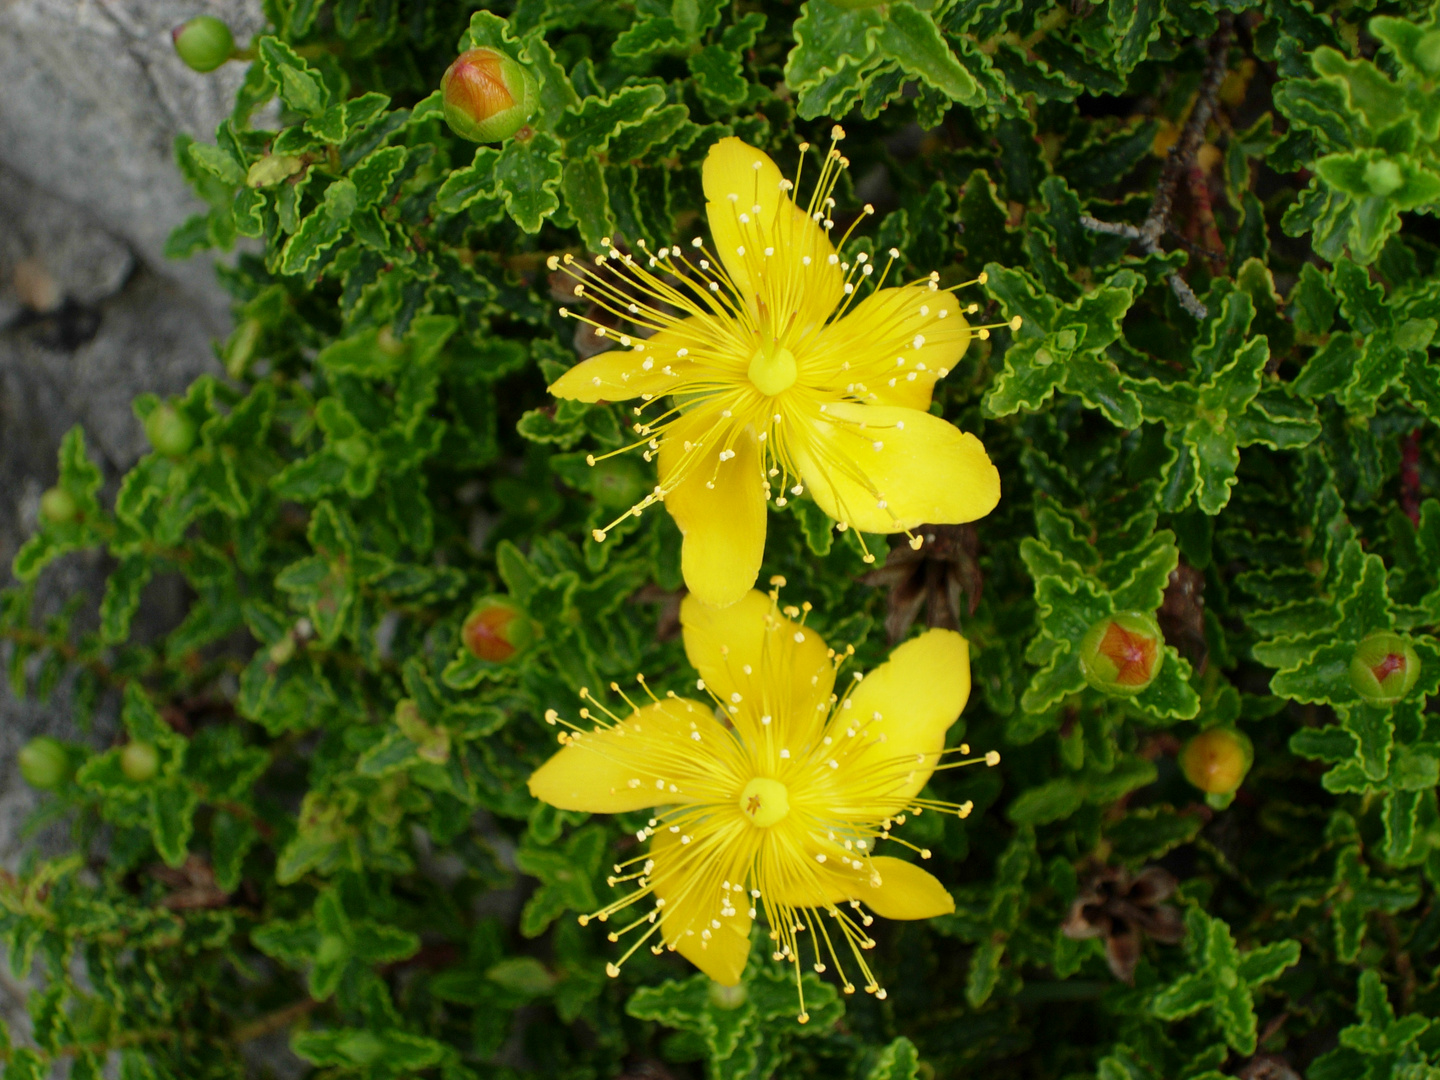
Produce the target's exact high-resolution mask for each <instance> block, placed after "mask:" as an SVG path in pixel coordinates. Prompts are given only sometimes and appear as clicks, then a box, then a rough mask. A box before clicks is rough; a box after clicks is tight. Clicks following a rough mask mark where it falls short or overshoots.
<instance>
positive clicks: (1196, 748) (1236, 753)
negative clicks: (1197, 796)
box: [1180, 727, 1255, 795]
mask: <svg viewBox="0 0 1440 1080" xmlns="http://www.w3.org/2000/svg"><path fill="white" fill-rule="evenodd" d="M1254 761H1255V747H1254V745H1253V744H1252V743H1251V742H1250V738H1249V736H1247V735H1246V734H1245V733H1244V732H1243V731H1237V730H1236V729H1235V728H1232V727H1213V728H1210V729H1209V730H1208V731H1202V732H1201V733H1200V734H1199V735H1196V736H1195V737H1194V738H1193V739H1191V740H1190V741H1189V742H1188V743H1186V744H1185V749H1184V750H1182V751H1180V771H1181V772H1183V773H1184V774H1185V779H1186V780H1189V781H1190V783H1192V784H1194V785H1195V786H1196V787H1197V788H1199V789H1200V790H1201V791H1203V792H1205V793H1206V794H1208V795H1230V794H1233V793H1234V792H1235V791H1236V789H1238V788H1239V787H1240V784H1241V783H1242V782H1243V781H1244V779H1245V774H1246V773H1248V772H1249V771H1250V766H1251V765H1252V764H1253V763H1254Z"/></svg>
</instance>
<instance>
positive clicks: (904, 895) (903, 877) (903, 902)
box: [846, 855, 955, 919]
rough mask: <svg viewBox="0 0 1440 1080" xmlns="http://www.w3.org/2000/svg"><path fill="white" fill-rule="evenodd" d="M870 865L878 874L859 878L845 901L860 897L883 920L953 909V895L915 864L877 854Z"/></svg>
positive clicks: (928, 915) (925, 916)
mask: <svg viewBox="0 0 1440 1080" xmlns="http://www.w3.org/2000/svg"><path fill="white" fill-rule="evenodd" d="M870 867H871V869H873V870H874V871H876V873H878V874H879V877H880V884H879V885H875V884H874V880H875V879H874V878H873V877H869V878H863V879H861V880H858V881H857V882H856V884H855V885H854V886H852V891H851V894H850V895H849V896H847V897H846V899H847V900H859V901H860V903H862V904H864V905H865V906H866V907H867V908H869V909H870V910H871V911H873V912H874V913H875V914H876V915H879V916H880V917H881V918H882V919H933V918H934V917H935V916H936V915H948V914H950V912H952V911H954V910H955V898H954V897H953V896H951V895H950V892H949V890H948V889H946V888H945V886H944V885H941V884H940V882H939V881H938V880H937V879H936V877H935V875H934V874H932V873H930V872H929V871H928V870H922V869H920V867H918V866H916V865H915V864H914V863H908V862H906V861H905V860H903V859H894V858H891V857H890V856H888V855H877V856H876V857H875V858H873V859H871V860H870Z"/></svg>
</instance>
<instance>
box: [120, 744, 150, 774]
mask: <svg viewBox="0 0 1440 1080" xmlns="http://www.w3.org/2000/svg"><path fill="white" fill-rule="evenodd" d="M120 771H121V772H123V773H124V774H125V779H127V780H133V781H134V782H135V783H137V784H143V783H145V781H147V780H153V779H154V778H155V774H156V773H158V772H159V771H160V752H159V751H158V750H156V749H155V747H153V746H151V745H150V744H149V743H148V742H131V743H126V744H125V749H123V750H121V751H120Z"/></svg>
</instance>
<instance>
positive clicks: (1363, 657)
mask: <svg viewBox="0 0 1440 1080" xmlns="http://www.w3.org/2000/svg"><path fill="white" fill-rule="evenodd" d="M1418 678H1420V657H1418V656H1416V655H1415V646H1413V645H1412V644H1410V639H1409V638H1406V637H1402V636H1401V635H1400V634H1396V633H1393V632H1392V631H1389V630H1381V631H1379V632H1378V633H1374V634H1371V635H1370V636H1369V637H1367V638H1365V640H1363V641H1362V642H1360V644H1359V645H1357V646H1356V647H1355V655H1354V657H1353V658H1352V659H1351V660H1350V685H1351V686H1353V687H1354V688H1355V692H1356V693H1357V694H1359V695H1360V696H1361V697H1362V698H1364V699H1365V700H1366V701H1367V702H1369V703H1370V704H1371V705H1394V704H1395V703H1396V702H1397V701H1399V700H1400V699H1401V698H1403V697H1404V696H1405V695H1406V694H1408V693H1409V692H1410V690H1411V688H1413V687H1414V685H1415V680H1416V679H1418Z"/></svg>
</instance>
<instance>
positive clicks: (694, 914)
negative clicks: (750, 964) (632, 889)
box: [650, 829, 751, 986]
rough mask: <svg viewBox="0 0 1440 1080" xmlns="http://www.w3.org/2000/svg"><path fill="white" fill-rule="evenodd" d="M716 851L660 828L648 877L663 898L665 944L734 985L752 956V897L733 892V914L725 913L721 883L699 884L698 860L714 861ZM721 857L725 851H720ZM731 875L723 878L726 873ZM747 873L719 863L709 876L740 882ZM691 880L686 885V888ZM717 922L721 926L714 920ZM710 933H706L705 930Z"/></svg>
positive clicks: (717, 879) (654, 841) (713, 977)
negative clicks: (697, 847) (720, 901)
mask: <svg viewBox="0 0 1440 1080" xmlns="http://www.w3.org/2000/svg"><path fill="white" fill-rule="evenodd" d="M716 854H717V853H716V852H711V851H708V850H694V848H693V845H684V844H682V843H681V842H680V840H679V839H678V838H677V837H676V836H675V835H674V834H673V833H670V832H668V831H666V830H663V829H662V830H661V831H659V832H657V833H656V834H655V836H654V838H653V839H652V840H651V842H650V858H651V859H653V860H654V861H655V868H654V870H653V871H652V872H651V876H650V880H651V881H652V882H653V883H654V886H655V895H656V896H657V897H658V898H659V899H662V900H664V901H665V906H664V908H663V909H662V910H663V912H664V921H663V922H662V923H661V925H660V934H661V936H662V937H663V938H664V940H665V944H667V945H673V946H674V947H675V951H676V952H678V953H679V954H680V955H681V956H683V957H685V959H686V960H689V961H690V962H691V963H692V964H694V965H695V966H696V967H698V968H699V969H700V970H701V971H703V972H704V973H705V974H706V975H709V976H710V977H711V978H712V979H714V980H715V981H716V982H718V983H720V984H722V985H724V986H734V985H735V984H736V983H738V982H739V981H740V976H741V975H742V974H743V973H744V971H745V961H746V960H748V959H749V957H750V922H751V920H750V915H749V913H748V911H747V905H748V903H749V898H748V897H747V896H745V895H743V894H739V893H737V894H735V896H736V899H735V903H734V908H733V910H734V912H735V914H733V915H728V916H727V915H722V914H721V910H722V909H721V905H720V903H719V897H720V892H719V889H718V888H705V887H704V886H703V885H702V884H700V883H698V879H697V878H696V876H695V875H696V867H695V864H696V863H699V862H705V861H707V860H712V859H713V857H714V856H715V855H716ZM719 854H720V855H721V856H722V857H723V854H724V853H723V852H720V853H719ZM727 873H729V874H733V875H734V876H733V877H728V878H724V877H723V875H725V874H727ZM742 877H743V869H741V868H740V867H735V868H733V869H732V868H727V867H720V868H719V869H717V870H715V871H714V872H712V873H711V874H710V875H708V876H707V877H706V878H705V881H706V882H708V881H709V879H710V878H714V879H715V880H714V882H713V884H715V885H718V884H719V882H720V881H721V880H722V879H723V880H731V881H738V880H740V879H741V878H742ZM687 883H688V884H689V885H690V887H689V888H688V889H686V888H685V885H686V884H687ZM716 922H718V923H719V924H720V925H719V926H718V927H717V926H715V925H714V924H715V923H716ZM707 933H708V935H709V936H708V937H707V936H706V934H707Z"/></svg>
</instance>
